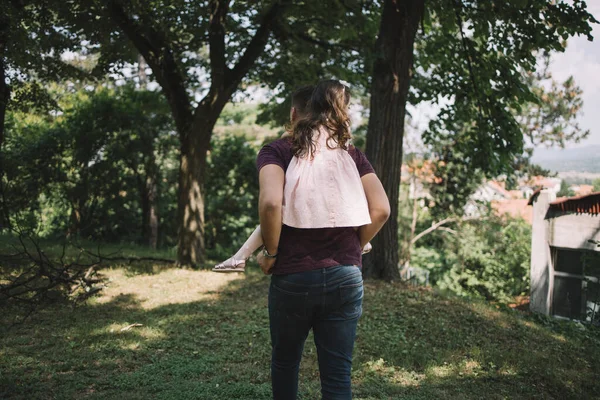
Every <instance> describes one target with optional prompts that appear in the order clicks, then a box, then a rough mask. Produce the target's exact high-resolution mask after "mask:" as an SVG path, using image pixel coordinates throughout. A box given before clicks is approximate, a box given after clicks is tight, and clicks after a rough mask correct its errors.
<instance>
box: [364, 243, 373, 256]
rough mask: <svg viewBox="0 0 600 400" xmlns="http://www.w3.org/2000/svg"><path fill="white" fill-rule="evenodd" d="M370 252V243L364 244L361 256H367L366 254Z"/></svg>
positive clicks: (371, 248) (371, 247)
mask: <svg viewBox="0 0 600 400" xmlns="http://www.w3.org/2000/svg"><path fill="white" fill-rule="evenodd" d="M371 250H373V246H372V245H371V242H369V243H367V244H365V247H363V251H362V253H363V254H367V253H368V252H370V251H371Z"/></svg>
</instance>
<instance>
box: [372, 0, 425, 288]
mask: <svg viewBox="0 0 600 400" xmlns="http://www.w3.org/2000/svg"><path fill="white" fill-rule="evenodd" d="M424 2H425V0H404V1H399V0H385V3H384V6H383V12H382V17H381V26H380V28H379V35H378V37H377V41H376V43H375V49H376V50H375V51H376V54H377V57H376V59H375V63H374V67H373V81H372V84H371V108H370V110H371V111H370V117H369V125H368V132H367V151H366V154H367V157H368V158H369V160H370V161H371V163H372V164H373V167H374V168H375V171H376V172H377V174H378V176H379V178H380V179H381V182H382V184H383V187H384V188H385V191H386V193H387V196H388V198H389V200H390V205H391V216H390V219H389V221H388V222H387V223H386V224H385V225H384V227H383V229H382V230H381V232H380V233H379V234H378V235H377V236H376V237H375V238H374V239H373V251H372V252H371V254H370V256H369V257H365V262H364V275H365V277H367V278H375V279H384V280H388V281H391V280H396V279H399V278H400V272H399V269H398V262H399V254H398V253H399V243H398V202H399V192H400V168H401V166H402V139H403V137H404V116H405V114H406V101H407V96H408V89H409V87H410V77H411V73H412V71H411V70H412V64H413V47H414V42H415V36H416V33H417V29H418V27H419V22H420V21H421V18H422V16H423V12H424V7H425V6H424Z"/></svg>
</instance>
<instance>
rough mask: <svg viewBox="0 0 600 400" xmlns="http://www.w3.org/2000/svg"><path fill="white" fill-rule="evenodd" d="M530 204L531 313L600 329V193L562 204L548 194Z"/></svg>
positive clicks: (569, 200)
mask: <svg viewBox="0 0 600 400" xmlns="http://www.w3.org/2000/svg"><path fill="white" fill-rule="evenodd" d="M530 204H533V229H532V239H531V299H530V301H531V303H530V308H531V310H532V311H535V312H540V313H543V314H547V315H554V316H556V317H562V318H568V319H576V320H581V321H588V322H592V323H600V245H599V244H600V192H598V193H592V194H589V195H587V196H581V197H572V198H567V199H564V200H559V201H556V194H555V193H554V192H553V191H552V190H549V189H545V190H542V191H541V192H539V193H536V194H535V195H534V196H533V197H532V198H531V199H530Z"/></svg>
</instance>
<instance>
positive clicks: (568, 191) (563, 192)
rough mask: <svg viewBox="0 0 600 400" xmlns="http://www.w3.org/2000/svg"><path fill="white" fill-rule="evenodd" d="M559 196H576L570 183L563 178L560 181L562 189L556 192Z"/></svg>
mask: <svg viewBox="0 0 600 400" xmlns="http://www.w3.org/2000/svg"><path fill="white" fill-rule="evenodd" d="M556 195H557V196H558V197H572V196H575V193H574V192H573V191H572V190H571V188H570V187H569V184H568V183H567V181H566V180H564V179H563V180H562V181H561V182H560V190H559V191H558V192H557V193H556Z"/></svg>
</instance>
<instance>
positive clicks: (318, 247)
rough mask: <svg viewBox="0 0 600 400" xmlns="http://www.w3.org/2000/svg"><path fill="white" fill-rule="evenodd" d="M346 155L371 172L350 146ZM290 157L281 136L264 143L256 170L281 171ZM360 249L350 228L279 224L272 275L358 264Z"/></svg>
mask: <svg viewBox="0 0 600 400" xmlns="http://www.w3.org/2000/svg"><path fill="white" fill-rule="evenodd" d="M348 154H350V156H351V157H352V159H353V160H354V162H355V163H356V168H357V169H358V173H359V174H360V176H361V177H362V176H363V175H366V174H370V173H375V171H374V170H373V167H372V166H371V164H370V163H369V161H368V160H367V157H365V155H364V154H363V153H362V152H361V151H360V150H358V149H357V148H355V147H354V146H350V148H349V149H348ZM293 157H294V154H293V152H292V141H291V139H290V138H282V139H279V140H276V141H274V142H272V143H270V144H268V145H266V146H264V147H263V148H262V149H261V150H260V152H259V153H258V157H257V159H256V166H257V168H258V170H259V171H260V169H261V168H262V167H264V166H265V165H270V164H275V165H279V166H280V167H281V168H282V169H283V171H284V172H285V171H286V170H287V168H288V166H289V165H290V161H291V160H292V158H293ZM361 253H362V249H361V248H360V240H359V238H358V234H357V233H356V231H355V230H354V228H319V229H301V228H292V227H290V226H287V225H283V227H282V229H281V238H280V239H279V249H278V254H279V255H278V257H277V261H276V262H275V266H274V267H273V270H272V271H273V274H275V275H284V274H292V273H295V272H302V271H310V270H313V269H319V268H327V267H334V266H337V265H361V264H362V256H361Z"/></svg>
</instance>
